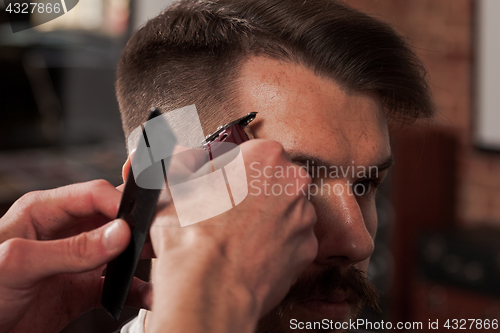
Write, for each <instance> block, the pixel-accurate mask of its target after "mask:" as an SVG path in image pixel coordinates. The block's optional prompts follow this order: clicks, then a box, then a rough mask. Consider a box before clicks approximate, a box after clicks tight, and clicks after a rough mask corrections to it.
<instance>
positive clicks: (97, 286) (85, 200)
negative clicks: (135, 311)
mask: <svg viewBox="0 0 500 333" xmlns="http://www.w3.org/2000/svg"><path fill="white" fill-rule="evenodd" d="M120 198H121V192H120V191H119V190H117V189H115V188H114V187H113V186H112V185H111V184H109V183H108V182H106V181H103V180H99V181H91V182H87V183H82V184H75V185H70V186H66V187H62V188H58V189H54V190H47V191H38V192H32V193H28V194H27V195H25V196H23V197H22V198H20V199H19V200H18V201H16V202H15V203H14V205H13V206H12V207H11V208H10V210H9V211H8V212H7V213H6V214H5V215H4V216H3V217H2V218H1V219H0V272H1V273H0V332H59V331H60V330H61V329H63V328H64V327H65V326H66V325H67V324H68V323H70V322H71V321H73V320H75V319H76V318H78V317H79V316H80V315H82V314H83V313H85V312H87V311H89V310H91V309H93V308H95V307H99V306H100V300H101V293H102V286H103V278H102V277H101V275H102V271H103V269H104V267H105V266H104V265H105V264H106V263H107V262H109V261H110V260H112V259H113V258H115V257H116V256H118V254H119V253H120V252H122V251H123V250H124V249H125V248H126V246H127V244H128V243H129V240H130V229H129V228H128V226H127V224H126V223H125V222H124V221H122V220H115V221H112V222H109V221H110V220H113V219H114V218H115V217H116V214H117V211H118V205H119V202H120ZM108 222H109V223H108ZM148 291H149V284H146V283H144V282H139V280H135V281H134V283H133V286H132V290H131V293H130V294H129V299H130V300H131V302H132V303H133V305H135V306H142V307H148V304H146V303H147V300H146V299H147V295H148Z"/></svg>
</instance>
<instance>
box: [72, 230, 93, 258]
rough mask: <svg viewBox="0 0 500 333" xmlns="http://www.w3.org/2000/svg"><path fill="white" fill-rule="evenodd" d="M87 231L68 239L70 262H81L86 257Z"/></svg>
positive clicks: (87, 249) (87, 247)
mask: <svg viewBox="0 0 500 333" xmlns="http://www.w3.org/2000/svg"><path fill="white" fill-rule="evenodd" d="M87 235H88V233H87V232H84V233H81V234H79V235H77V236H75V237H71V238H69V239H68V243H67V246H68V249H67V251H68V254H69V257H70V258H71V262H75V263H81V262H82V261H84V260H85V259H86V258H87V257H88V254H89V253H88V251H89V241H88V237H87Z"/></svg>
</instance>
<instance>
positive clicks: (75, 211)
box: [3, 180, 121, 239]
mask: <svg viewBox="0 0 500 333" xmlns="http://www.w3.org/2000/svg"><path fill="white" fill-rule="evenodd" d="M120 198H121V192H120V191H118V190H117V189H115V188H114V187H113V185H111V184H110V183H108V182H107V181H104V180H95V181H91V182H86V183H80V184H74V185H69V186H65V187H61V188H57V189H53V190H47V191H37V192H31V193H28V194H27V195H25V196H23V197H22V198H21V199H19V200H18V201H16V203H14V205H13V206H12V207H11V208H10V209H9V211H8V212H7V213H6V214H5V216H4V218H3V219H7V223H8V222H9V221H10V222H12V223H15V224H18V225H19V224H24V225H28V227H29V228H31V227H33V228H34V229H35V232H36V234H37V236H38V238H42V239H43V238H50V237H52V236H53V234H54V233H57V232H58V231H61V230H67V229H69V228H71V227H73V226H74V225H76V224H77V223H79V222H81V219H82V218H87V217H92V216H96V215H101V216H105V217H107V218H108V219H114V218H115V217H116V214H117V212H118V204H119V202H120ZM19 236H21V235H19ZM19 236H18V237H19ZM22 236H25V235H22ZM25 237H26V238H28V236H25ZM29 238H34V237H29Z"/></svg>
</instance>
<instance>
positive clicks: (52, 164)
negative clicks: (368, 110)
mask: <svg viewBox="0 0 500 333" xmlns="http://www.w3.org/2000/svg"><path fill="white" fill-rule="evenodd" d="M170 2H171V1H170V0H164V1H158V0H81V1H79V3H78V4H77V5H76V6H75V7H74V8H73V9H72V10H71V11H69V12H68V14H65V15H63V16H61V17H58V18H56V19H54V20H52V21H50V22H47V23H44V24H40V25H38V26H36V27H34V28H32V29H28V30H23V31H20V32H17V33H15V34H14V33H12V29H11V27H10V25H9V21H8V20H7V17H6V16H5V10H4V7H3V6H4V4H3V3H2V2H0V114H1V116H0V215H3V213H4V212H5V211H6V210H7V209H8V207H10V205H11V204H12V203H13V202H14V201H15V200H16V199H17V198H19V197H20V196H21V195H23V194H24V193H26V192H28V191H32V190H39V189H47V188H54V187H58V186H62V185H67V184H71V183H74V182H81V181H87V180H91V179H97V178H104V179H107V180H108V181H110V182H111V183H113V184H115V185H118V184H120V183H121V176H120V174H121V166H122V164H123V162H124V161H125V159H126V150H125V145H124V137H123V132H122V129H121V123H120V118H119V112H118V106H117V103H116V100H115V95H114V79H115V77H114V70H115V66H116V63H117V60H118V58H119V55H120V52H121V49H122V48H123V47H124V45H125V43H126V41H127V39H128V38H129V37H130V35H131V34H132V33H133V31H135V30H136V29H137V28H138V27H139V26H140V25H141V24H143V23H144V22H145V21H146V20H147V19H148V18H151V17H154V16H155V15H156V14H157V13H159V12H160V11H161V10H162V9H163V8H165V7H166V6H167V5H168V4H169V3H170ZM346 2H347V3H348V4H350V5H351V6H353V7H355V8H358V9H360V10H362V11H364V12H367V13H369V14H370V15H374V16H376V17H378V18H380V19H382V20H384V21H386V22H388V23H390V24H391V25H393V26H394V27H395V29H396V30H397V31H399V32H400V33H401V34H402V35H404V36H405V37H407V39H408V41H409V43H410V44H411V45H412V46H413V47H414V49H415V51H416V53H417V54H418V56H419V57H420V59H422V61H423V62H424V64H425V66H426V67H427V69H428V72H429V82H430V85H431V89H432V92H433V95H434V100H435V103H436V106H437V115H436V117H435V119H434V120H433V121H432V122H431V123H429V122H419V123H417V124H414V125H412V126H407V127H400V128H395V129H394V131H393V136H392V140H393V148H394V153H395V159H396V164H395V166H394V169H393V171H392V172H391V176H390V179H389V182H388V184H387V186H385V187H384V189H383V190H382V191H381V193H379V196H378V199H377V200H378V206H379V224H380V225H379V231H378V236H377V240H376V252H375V253H374V255H373V257H372V263H371V266H370V271H369V274H370V278H371V279H372V280H373V281H374V283H375V284H376V286H377V287H378V289H379V290H380V291H381V293H382V300H383V304H382V306H383V310H384V312H383V314H382V315H380V316H374V315H372V314H371V313H365V314H363V316H365V317H367V318H370V319H372V320H382V319H383V320H390V321H392V322H396V321H405V322H410V321H421V322H423V323H424V328H425V327H427V323H428V321H429V320H431V321H435V320H436V319H439V320H440V322H445V321H446V320H447V319H483V320H484V319H489V320H493V319H497V320H500V282H499V281H500V109H499V107H498V105H500V100H499V96H500V94H499V87H500V79H499V78H500V63H499V62H498V59H500V39H499V38H497V32H498V31H500V23H499V22H500V21H498V20H497V16H498V14H500V1H497V0H476V1H474V0H348V1H346ZM40 19H41V18H40V17H37V15H36V14H35V15H32V16H31V17H30V18H29V21H26V22H17V23H16V24H19V25H30V24H31V25H36V24H37V23H39V20H40ZM37 20H38V21H37ZM138 275H140V276H143V277H145V278H147V263H143V264H142V266H141V268H140V269H139V273H138ZM135 313H136V311H135V310H133V309H127V311H126V313H125V314H124V316H123V319H124V320H125V319H126V318H128V317H131V316H133V315H134V314H135ZM117 325H118V324H117V323H115V322H114V321H113V320H112V319H110V318H109V317H107V315H106V314H105V313H104V312H103V311H101V310H94V311H92V312H90V313H88V314H86V315H84V316H83V317H81V318H80V319H79V320H77V321H76V322H75V323H73V324H71V325H70V326H69V327H68V328H66V329H65V331H64V332H110V331H112V330H113V329H114V328H116V327H117ZM409 331H411V330H409ZM424 331H426V330H425V329H424ZM434 331H435V330H434ZM488 331H489V330H488ZM419 332H420V331H419Z"/></svg>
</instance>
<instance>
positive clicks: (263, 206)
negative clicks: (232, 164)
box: [148, 140, 317, 332]
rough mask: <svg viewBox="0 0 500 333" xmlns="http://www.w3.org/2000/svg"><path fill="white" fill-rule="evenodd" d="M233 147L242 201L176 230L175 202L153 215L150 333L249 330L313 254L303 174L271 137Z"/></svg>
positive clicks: (311, 220) (313, 218) (312, 215)
mask: <svg viewBox="0 0 500 333" xmlns="http://www.w3.org/2000/svg"><path fill="white" fill-rule="evenodd" d="M240 148H241V151H242V154H243V158H244V162H245V163H244V164H245V169H246V174H247V177H248V179H245V181H248V183H249V184H251V186H250V187H249V192H248V195H247V197H246V198H245V200H243V201H242V202H241V203H240V204H238V205H237V206H236V207H234V208H232V209H230V210H228V211H226V212H225V213H223V214H220V215H218V216H216V217H213V218H211V219H208V220H206V221H203V222H200V223H197V224H194V225H192V226H187V227H183V228H181V227H179V221H178V220H177V215H176V212H175V201H174V204H173V205H172V204H171V205H167V206H166V208H164V210H163V211H161V212H159V213H158V215H157V218H156V220H155V222H154V224H153V227H152V229H151V239H152V243H153V248H154V250H155V253H156V256H157V258H158V259H157V263H156V264H155V267H154V270H153V284H154V295H153V312H152V313H151V314H150V315H148V326H149V327H150V328H151V329H152V330H151V331H152V332H160V331H163V330H164V331H168V329H172V330H173V331H175V330H176V329H182V330H184V331H189V332H198V331H199V332H235V331H238V332H246V331H248V332H252V331H253V330H254V328H255V325H256V323H257V321H258V319H259V318H260V317H261V316H263V315H264V314H265V313H267V312H268V311H269V310H271V309H272V308H273V307H275V306H276V305H277V304H278V303H279V302H280V301H281V300H282V299H283V298H284V296H285V295H286V293H287V292H288V290H289V288H290V286H291V285H292V283H293V282H294V281H295V279H296V278H297V277H298V276H299V274H300V273H301V272H302V271H303V270H304V269H305V268H306V267H307V266H308V265H309V264H310V263H311V262H312V261H313V260H314V258H315V256H316V252H317V240H316V238H315V236H314V232H313V227H314V224H315V221H316V214H315V211H314V208H313V206H312V204H311V203H310V202H309V201H308V200H307V199H306V197H305V195H304V194H305V193H307V188H306V187H307V185H308V184H309V182H310V178H309V176H308V175H307V172H305V170H303V169H302V170H301V169H300V167H299V166H297V165H294V164H293V163H292V162H291V161H290V160H289V158H288V157H287V155H286V153H285V152H284V150H283V148H282V146H281V145H280V144H279V143H277V142H274V141H269V140H250V141H248V142H245V143H243V144H242V145H241V146H240ZM222 158H223V156H222V157H220V159H222ZM215 162H217V161H215ZM207 167H209V168H210V165H207V166H205V167H203V168H207ZM203 168H202V169H203ZM227 168H228V167H226V173H228V172H230V171H228V170H227ZM279 169H282V170H284V172H283V173H282V174H281V175H278V174H277V173H276V172H277V170H279ZM236 172H237V170H236ZM266 184H267V185H266ZM231 185H232V186H233V185H234V184H231ZM240 185H241V184H240ZM243 185H244V186H247V184H243ZM266 186H267V191H266ZM271 188H274V190H275V191H274V193H279V191H278V190H279V189H281V190H282V191H283V194H281V195H275V194H272V193H269V192H270V189H271ZM258 189H260V191H259V190H258ZM285 189H286V193H285V192H284V191H285ZM301 189H303V190H304V192H302V191H301ZM195 191H196V189H193V193H195ZM266 192H267V193H266ZM187 195H190V194H189V193H187ZM192 209H193V210H194V211H196V210H197V209H200V207H192ZM149 323H150V324H151V325H149ZM177 324H178V325H177ZM176 325H177V326H176Z"/></svg>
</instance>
